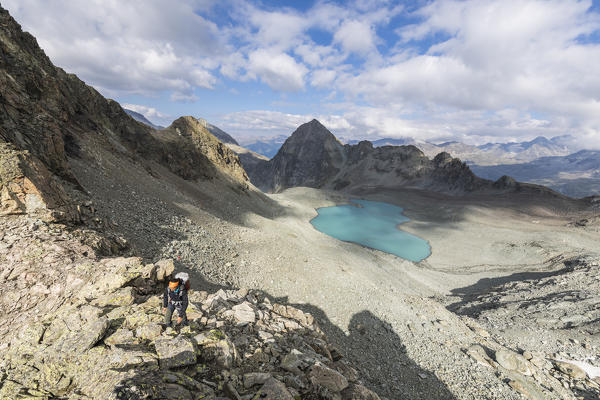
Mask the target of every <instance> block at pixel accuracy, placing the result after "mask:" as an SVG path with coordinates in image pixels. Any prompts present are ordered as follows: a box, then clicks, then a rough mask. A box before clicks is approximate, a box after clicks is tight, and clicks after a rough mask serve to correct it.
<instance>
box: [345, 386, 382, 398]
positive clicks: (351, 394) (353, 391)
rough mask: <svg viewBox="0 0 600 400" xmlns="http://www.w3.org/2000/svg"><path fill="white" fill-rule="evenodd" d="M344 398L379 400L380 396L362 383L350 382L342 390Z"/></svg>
mask: <svg viewBox="0 0 600 400" xmlns="http://www.w3.org/2000/svg"><path fill="white" fill-rule="evenodd" d="M342 400H379V396H378V395H377V394H376V393H374V392H372V391H370V390H369V389H367V388H366V387H364V386H362V385H355V384H350V386H348V387H347V388H346V389H344V390H343V391H342Z"/></svg>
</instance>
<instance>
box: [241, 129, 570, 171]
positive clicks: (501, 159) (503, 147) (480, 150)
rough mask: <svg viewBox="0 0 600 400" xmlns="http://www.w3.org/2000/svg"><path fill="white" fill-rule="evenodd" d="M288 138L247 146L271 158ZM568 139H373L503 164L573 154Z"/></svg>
mask: <svg viewBox="0 0 600 400" xmlns="http://www.w3.org/2000/svg"><path fill="white" fill-rule="evenodd" d="M286 139H287V137H286V136H285V135H279V136H276V137H273V138H267V139H261V140H259V141H256V142H253V143H249V144H246V145H245V146H244V147H246V148H247V149H250V150H252V151H254V152H256V153H259V154H262V155H264V156H266V157H268V158H273V157H274V156H275V154H277V151H278V150H279V148H280V147H281V146H282V145H283V143H284V142H285V140H286ZM568 139H569V136H557V137H554V138H552V139H547V138H545V137H543V136H539V137H537V138H535V139H533V140H530V141H525V142H510V143H486V144H484V145H480V146H474V145H469V144H464V143H460V142H455V141H454V142H445V143H439V144H436V143H431V142H427V141H423V140H417V139H414V138H410V137H405V138H383V139H376V140H373V141H371V143H373V146H374V147H381V146H406V145H413V146H416V147H418V148H419V149H420V150H421V151H423V153H425V154H426V155H427V156H428V157H435V156H436V155H437V154H439V153H441V152H444V151H445V152H447V153H450V154H452V155H453V156H454V157H458V158H460V159H461V160H463V161H464V162H466V163H467V164H477V165H499V164H519V163H526V162H530V161H533V160H536V159H538V158H540V157H551V156H566V155H569V154H571V153H573V152H574V151H573V149H572V148H570V147H569V146H568V144H567V142H568ZM361 140H362V139H361ZM361 140H358V139H350V140H347V141H346V143H347V144H350V145H353V144H358V143H359V142H360V141H361Z"/></svg>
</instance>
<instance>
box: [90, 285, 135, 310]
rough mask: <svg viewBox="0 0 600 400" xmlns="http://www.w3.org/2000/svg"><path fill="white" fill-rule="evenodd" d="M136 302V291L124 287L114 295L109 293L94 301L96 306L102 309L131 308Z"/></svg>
mask: <svg viewBox="0 0 600 400" xmlns="http://www.w3.org/2000/svg"><path fill="white" fill-rule="evenodd" d="M134 302H135V289H134V288H132V287H124V288H121V289H117V290H116V291H114V292H112V293H107V294H105V295H104V296H101V297H99V298H98V299H96V301H94V305H97V306H100V307H106V306H118V307H120V306H129V305H132V304H133V303H134Z"/></svg>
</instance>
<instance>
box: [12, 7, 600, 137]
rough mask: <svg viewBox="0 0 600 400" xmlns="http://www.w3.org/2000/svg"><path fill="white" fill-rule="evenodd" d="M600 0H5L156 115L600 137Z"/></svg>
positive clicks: (281, 124)
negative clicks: (317, 120)
mask: <svg viewBox="0 0 600 400" xmlns="http://www.w3.org/2000/svg"><path fill="white" fill-rule="evenodd" d="M599 2H600V0H598V1H591V0H586V1H576V0H571V1H565V0H518V1H517V0H465V1H456V0H431V1H410V2H408V1H407V2H398V1H384V0H355V1H339V2H335V1H322V0H319V1H275V0H270V1H239V0H221V1H212V0H180V1H166V0H144V1H142V0H132V1H127V2H122V1H116V0H95V1H86V2H77V1H72V0H49V1H44V0H3V1H2V5H3V7H5V8H7V9H8V10H9V11H10V12H11V14H12V15H13V16H14V17H15V18H16V19H17V21H18V22H19V23H21V24H22V25H23V27H24V29H26V30H28V31H30V32H31V33H32V34H34V35H35V36H36V37H37V39H38V41H39V43H40V45H41V46H42V48H43V49H44V50H45V51H46V52H47V54H48V55H49V56H50V58H51V59H52V60H53V62H54V63H55V64H56V65H58V66H61V67H63V68H64V69H66V70H67V71H69V72H74V73H76V74H77V75H78V76H79V77H80V78H82V79H83V80H84V81H86V82H87V83H88V84H90V85H92V86H94V87H95V88H97V89H98V90H99V91H100V92H101V93H103V94H104V95H105V96H107V97H111V98H114V99H116V100H117V101H119V102H120V103H121V104H123V105H126V106H127V107H129V108H132V109H134V110H136V111H138V112H141V113H143V114H144V115H146V116H147V117H148V118H149V119H150V120H152V121H153V122H155V123H159V124H163V125H166V124H169V123H170V121H172V120H173V119H175V118H177V117H178V116H181V115H193V116H196V117H203V118H206V119H208V120H209V121H211V122H213V123H214V124H216V125H218V126H220V127H221V128H222V129H224V130H226V131H228V132H229V133H231V134H232V135H233V136H234V137H237V138H241V139H243V140H244V139H245V140H246V141H248V140H252V138H255V137H261V136H262V137H264V136H274V135H278V134H289V133H291V132H292V131H293V130H294V129H295V127H297V126H298V125H299V124H301V123H303V122H306V121H308V120H310V119H312V118H314V117H316V118H318V119H320V120H321V121H322V122H323V123H324V124H325V125H326V126H328V127H329V128H330V129H331V130H332V131H333V132H334V133H335V134H336V135H338V136H339V137H343V138H370V139H375V138H379V137H414V138H416V139H421V140H432V141H447V140H460V141H464V142H468V143H483V142H488V141H501V142H502V141H512V140H523V139H531V138H533V137H535V136H538V135H544V136H548V137H552V136H557V135H565V134H570V135H573V136H574V137H575V138H576V140H577V141H578V143H580V144H581V146H585V147H596V148H597V147H600V74H599V73H598V68H597V67H596V66H597V65H600V4H599Z"/></svg>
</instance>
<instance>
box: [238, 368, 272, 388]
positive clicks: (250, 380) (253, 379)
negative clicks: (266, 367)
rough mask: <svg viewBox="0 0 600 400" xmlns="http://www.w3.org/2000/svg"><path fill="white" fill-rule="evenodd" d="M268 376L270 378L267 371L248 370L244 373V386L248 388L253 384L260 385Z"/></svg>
mask: <svg viewBox="0 0 600 400" xmlns="http://www.w3.org/2000/svg"><path fill="white" fill-rule="evenodd" d="M269 378H271V374H270V373H268V372H250V373H248V374H244V387H245V388H246V389H249V388H251V387H252V386H255V385H262V384H264V383H265V382H266V381H267V380H268V379H269Z"/></svg>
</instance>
